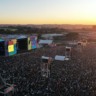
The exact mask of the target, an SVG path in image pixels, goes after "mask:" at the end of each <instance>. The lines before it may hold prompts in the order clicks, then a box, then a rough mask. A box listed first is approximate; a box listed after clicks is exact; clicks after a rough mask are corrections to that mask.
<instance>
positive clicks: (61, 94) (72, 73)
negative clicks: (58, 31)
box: [0, 43, 96, 96]
mask: <svg viewBox="0 0 96 96" xmlns="http://www.w3.org/2000/svg"><path fill="white" fill-rule="evenodd" d="M64 48H65V47H64V46H56V47H54V48H41V49H37V50H34V51H32V52H26V53H21V54H18V55H15V56H10V57H0V74H1V76H2V77H3V78H4V80H5V81H6V82H7V83H9V84H15V85H16V87H15V92H14V95H13V96H96V44H91V43H90V44H88V45H87V46H85V47H82V48H81V49H80V50H79V49H78V48H77V47H74V48H73V49H72V54H71V59H70V60H69V61H55V60H54V61H53V62H52V64H51V70H50V71H51V73H50V77H49V78H44V77H42V76H41V69H40V66H41V63H42V62H41V56H42V55H43V56H50V57H52V58H53V59H54V57H55V55H65V49H64Z"/></svg>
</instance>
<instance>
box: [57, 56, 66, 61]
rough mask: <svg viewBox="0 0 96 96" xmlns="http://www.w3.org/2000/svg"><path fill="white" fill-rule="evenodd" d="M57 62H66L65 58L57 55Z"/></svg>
mask: <svg viewBox="0 0 96 96" xmlns="http://www.w3.org/2000/svg"><path fill="white" fill-rule="evenodd" d="M55 60H59V61H64V60H65V56H59V55H56V56H55Z"/></svg>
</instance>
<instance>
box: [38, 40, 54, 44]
mask: <svg viewBox="0 0 96 96" xmlns="http://www.w3.org/2000/svg"><path fill="white" fill-rule="evenodd" d="M52 43H53V40H40V41H39V44H52Z"/></svg>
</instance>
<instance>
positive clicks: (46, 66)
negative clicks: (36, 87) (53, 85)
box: [41, 56, 52, 78]
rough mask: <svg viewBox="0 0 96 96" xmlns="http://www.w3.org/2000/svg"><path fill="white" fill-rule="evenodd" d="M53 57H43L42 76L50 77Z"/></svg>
mask: <svg viewBox="0 0 96 96" xmlns="http://www.w3.org/2000/svg"><path fill="white" fill-rule="evenodd" d="M51 62H52V58H51V57H45V56H42V57H41V75H42V77H45V78H48V77H50V68H51Z"/></svg>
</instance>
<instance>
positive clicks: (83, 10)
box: [0, 0, 96, 25]
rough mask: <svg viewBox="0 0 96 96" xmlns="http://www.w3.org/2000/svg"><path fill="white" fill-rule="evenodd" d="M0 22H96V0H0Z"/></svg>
mask: <svg viewBox="0 0 96 96" xmlns="http://www.w3.org/2000/svg"><path fill="white" fill-rule="evenodd" d="M0 24H87V25H88V24H91V25H92V24H96V0H0Z"/></svg>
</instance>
